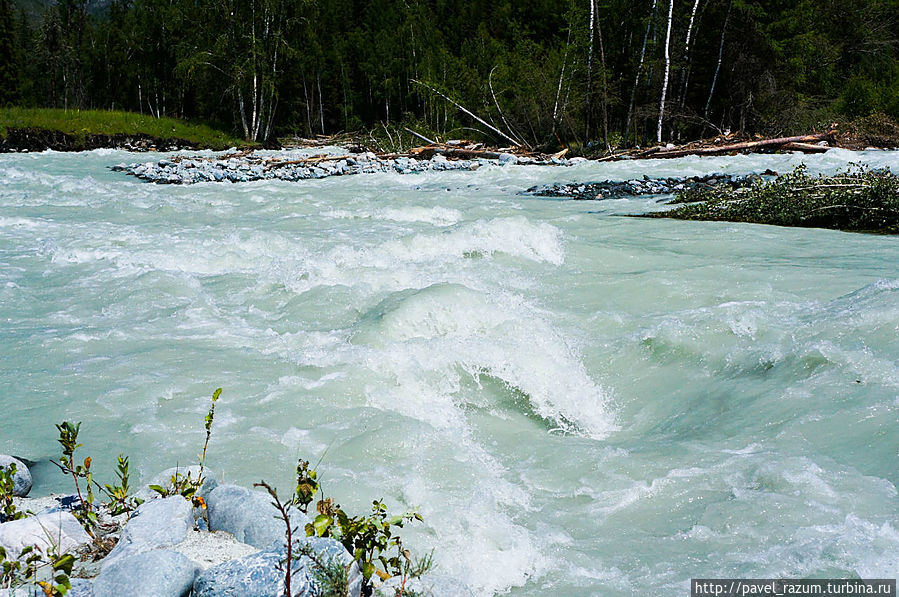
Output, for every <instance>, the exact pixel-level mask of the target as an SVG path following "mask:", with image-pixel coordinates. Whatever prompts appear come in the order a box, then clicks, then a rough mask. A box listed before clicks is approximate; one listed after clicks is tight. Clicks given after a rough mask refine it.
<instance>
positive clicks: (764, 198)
mask: <svg viewBox="0 0 899 597" xmlns="http://www.w3.org/2000/svg"><path fill="white" fill-rule="evenodd" d="M677 201H679V202H683V203H687V205H684V206H683V207H680V208H677V209H675V210H673V211H668V212H663V213H658V214H652V215H653V216H654V217H666V218H678V219H684V220H720V221H728V222H753V223H757V224H773V225H777V226H801V227H810V228H834V229H838V230H847V231H854V232H879V233H884V234H899V177H897V176H896V175H894V174H892V173H891V172H890V171H889V170H888V169H883V170H868V169H866V168H863V167H855V168H853V169H850V170H848V171H846V172H842V173H839V174H836V175H834V176H812V175H810V174H809V173H808V172H807V170H806V168H805V167H804V166H799V167H797V168H796V169H795V170H794V171H793V172H791V173H789V174H785V175H783V176H780V177H779V178H777V179H775V180H773V181H770V182H758V183H756V184H754V185H753V186H751V187H744V188H740V189H736V190H733V189H730V188H726V187H718V188H714V189H711V190H708V189H703V190H697V191H687V192H684V193H681V194H680V195H679V196H678V198H677Z"/></svg>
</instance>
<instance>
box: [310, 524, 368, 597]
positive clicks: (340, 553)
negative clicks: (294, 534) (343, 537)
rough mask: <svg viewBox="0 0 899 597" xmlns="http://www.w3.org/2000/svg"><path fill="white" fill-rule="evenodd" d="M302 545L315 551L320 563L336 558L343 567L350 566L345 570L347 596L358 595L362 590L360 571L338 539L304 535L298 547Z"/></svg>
mask: <svg viewBox="0 0 899 597" xmlns="http://www.w3.org/2000/svg"><path fill="white" fill-rule="evenodd" d="M303 545H308V546H310V547H311V548H312V550H313V551H314V552H315V557H316V559H317V560H318V561H319V562H320V563H322V564H327V563H328V562H330V561H333V560H337V561H338V562H340V563H341V564H343V566H345V567H346V566H350V568H349V570H348V571H347V596H348V597H358V596H359V594H360V593H361V592H362V572H361V571H360V570H359V566H358V565H357V564H356V562H355V561H354V560H353V556H351V555H350V552H348V551H347V550H346V548H345V547H344V546H343V544H342V543H341V542H340V541H337V540H336V539H331V538H330V537H306V538H305V539H303V540H302V542H301V543H300V547H301V548H302V546H303ZM310 566H312V567H314V566H315V564H314V563H313V564H310ZM313 569H314V568H313Z"/></svg>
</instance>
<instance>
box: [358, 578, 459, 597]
mask: <svg viewBox="0 0 899 597" xmlns="http://www.w3.org/2000/svg"><path fill="white" fill-rule="evenodd" d="M400 587H403V588H404V589H405V590H406V591H410V592H411V591H414V592H415V594H416V595H418V596H419V597H445V596H447V595H452V597H474V593H473V592H472V591H471V589H469V588H468V587H467V586H466V585H465V584H464V583H461V582H459V581H458V580H456V579H455V578H451V577H449V576H433V575H430V574H425V575H424V576H422V577H421V578H410V579H407V580H406V584H405V586H404V585H403V579H402V577H400V576H394V577H391V578H388V579H387V580H386V581H384V584H382V585H381V586H379V587H378V588H377V589H376V590H375V596H376V597H395V595H396V590H397V589H398V588H400ZM404 594H405V593H404Z"/></svg>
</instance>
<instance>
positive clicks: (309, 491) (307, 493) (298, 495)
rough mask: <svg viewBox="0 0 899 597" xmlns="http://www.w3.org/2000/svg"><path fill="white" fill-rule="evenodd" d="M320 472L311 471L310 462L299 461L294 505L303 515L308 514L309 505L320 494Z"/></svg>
mask: <svg viewBox="0 0 899 597" xmlns="http://www.w3.org/2000/svg"><path fill="white" fill-rule="evenodd" d="M318 489H319V483H318V472H317V471H316V470H315V469H312V470H309V462H308V461H306V460H302V459H300V460H298V461H297V487H296V492H295V495H294V498H293V502H292V503H293V504H294V505H295V506H297V507H298V508H299V509H300V511H301V512H302V513H303V514H308V512H309V504H311V503H312V500H314V499H315V494H316V493H317V492H318Z"/></svg>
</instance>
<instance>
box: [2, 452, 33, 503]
mask: <svg viewBox="0 0 899 597" xmlns="http://www.w3.org/2000/svg"><path fill="white" fill-rule="evenodd" d="M11 464H14V465H16V474H15V476H14V477H13V490H12V494H13V495H14V496H16V497H25V496H26V495H28V492H29V491H31V473H30V472H29V471H28V467H27V466H25V463H23V462H22V461H21V460H19V459H18V458H13V457H12V456H7V455H5V454H0V468H9V465H11Z"/></svg>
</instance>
